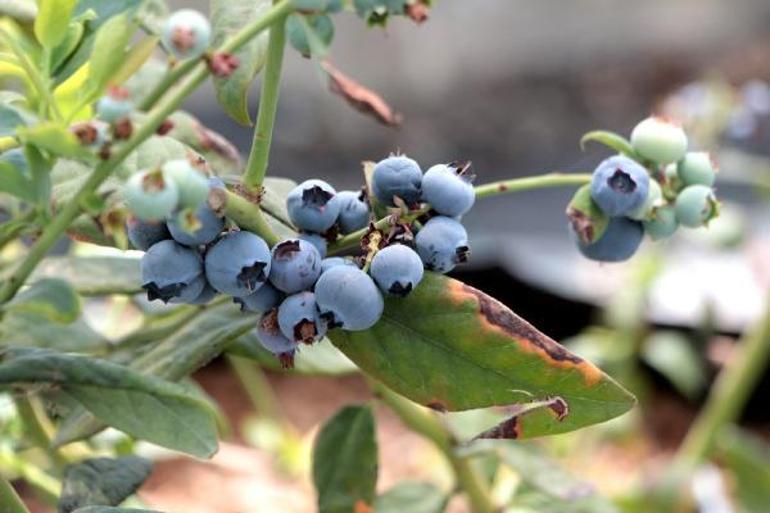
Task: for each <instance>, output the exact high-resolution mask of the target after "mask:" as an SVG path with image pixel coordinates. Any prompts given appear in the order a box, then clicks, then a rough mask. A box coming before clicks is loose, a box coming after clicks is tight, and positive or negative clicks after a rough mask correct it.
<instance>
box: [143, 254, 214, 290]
mask: <svg viewBox="0 0 770 513" xmlns="http://www.w3.org/2000/svg"><path fill="white" fill-rule="evenodd" d="M140 268H141V272H142V288H144V289H145V290H146V291H147V299H149V300H150V301H152V300H154V299H160V300H162V301H163V302H166V303H167V302H168V301H170V300H171V299H174V298H176V299H178V300H179V301H180V302H188V301H193V300H194V299H195V298H197V297H198V296H199V295H200V293H201V292H203V288H204V287H205V285H206V280H205V279H201V278H203V261H202V259H201V257H200V255H199V254H198V252H197V251H195V250H193V249H190V248H186V247H184V246H182V245H180V244H177V243H176V242H174V241H173V240H164V241H160V242H158V243H157V244H154V245H152V246H151V247H150V248H149V249H148V250H147V252H146V253H145V254H144V256H143V257H142V260H141V264H140Z"/></svg>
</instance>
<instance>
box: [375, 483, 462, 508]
mask: <svg viewBox="0 0 770 513" xmlns="http://www.w3.org/2000/svg"><path fill="white" fill-rule="evenodd" d="M448 501H449V497H448V496H447V494H445V493H444V492H442V491H441V490H439V489H438V488H437V487H436V486H434V485H432V484H430V483H420V482H410V481H404V482H401V483H398V484H397V485H396V486H394V487H393V488H391V489H390V490H388V491H387V492H385V493H384V494H382V495H380V496H379V497H377V499H376V500H375V501H374V513H406V512H408V513H442V512H443V511H444V509H445V508H446V505H447V502H448Z"/></svg>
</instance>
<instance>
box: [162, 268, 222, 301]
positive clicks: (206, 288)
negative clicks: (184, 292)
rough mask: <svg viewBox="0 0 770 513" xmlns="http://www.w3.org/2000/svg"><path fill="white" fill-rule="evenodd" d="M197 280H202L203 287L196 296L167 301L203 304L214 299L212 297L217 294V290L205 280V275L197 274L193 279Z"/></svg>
mask: <svg viewBox="0 0 770 513" xmlns="http://www.w3.org/2000/svg"><path fill="white" fill-rule="evenodd" d="M198 280H200V281H201V282H203V289H202V290H201V293H200V294H198V295H197V296H196V297H194V298H192V299H185V300H182V299H181V298H173V299H171V301H169V302H170V303H185V304H188V305H205V304H206V303H208V302H209V301H211V300H212V299H214V297H215V296H216V295H217V291H216V290H214V288H213V287H212V286H211V285H209V282H208V281H206V276H205V275H201V276H198V277H197V278H196V279H195V281H198Z"/></svg>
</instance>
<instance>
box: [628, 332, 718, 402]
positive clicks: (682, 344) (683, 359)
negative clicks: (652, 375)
mask: <svg viewBox="0 0 770 513" xmlns="http://www.w3.org/2000/svg"><path fill="white" fill-rule="evenodd" d="M642 359H643V360H644V361H645V363H647V365H649V366H650V367H652V368H653V369H655V370H656V371H658V372H660V373H661V374H662V375H663V376H665V378H666V379H668V380H669V381H670V382H671V384H672V385H674V386H675V387H676V388H677V390H679V391H680V392H681V393H682V394H684V395H685V396H686V397H689V398H691V399H692V398H695V397H696V396H697V395H698V393H700V392H701V391H702V390H703V387H705V386H706V370H705V369H704V367H703V360H702V358H701V356H700V354H698V351H696V350H695V348H693V347H692V345H691V344H690V341H689V340H688V339H687V337H685V336H684V335H682V334H681V333H679V332H676V331H658V332H656V333H653V334H652V335H650V336H649V337H648V338H647V340H646V341H645V343H644V346H643V348H642Z"/></svg>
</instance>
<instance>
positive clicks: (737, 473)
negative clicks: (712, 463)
mask: <svg viewBox="0 0 770 513" xmlns="http://www.w3.org/2000/svg"><path fill="white" fill-rule="evenodd" d="M716 443H717V457H718V458H719V461H720V463H721V464H722V465H723V466H724V467H725V468H726V469H727V470H728V471H729V472H730V473H731V474H732V479H730V480H729V482H730V483H731V484H732V485H734V486H733V487H731V488H734V492H735V498H736V499H737V502H738V503H739V504H740V506H741V507H742V509H740V511H742V512H743V513H765V512H766V511H767V505H768V504H770V466H768V461H770V446H768V444H767V442H765V441H764V440H762V439H761V438H759V437H757V436H756V435H752V434H750V433H748V432H747V431H744V430H740V429H738V428H732V427H731V428H727V429H724V430H723V431H722V433H721V434H720V436H718V437H716Z"/></svg>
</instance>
